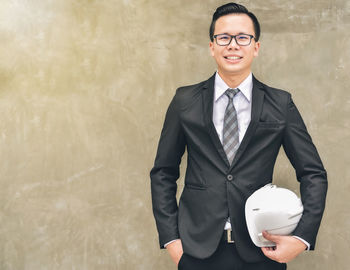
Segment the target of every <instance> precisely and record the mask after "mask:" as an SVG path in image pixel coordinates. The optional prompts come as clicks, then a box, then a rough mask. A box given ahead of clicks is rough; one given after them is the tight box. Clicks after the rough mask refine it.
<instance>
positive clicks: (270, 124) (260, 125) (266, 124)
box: [258, 121, 284, 128]
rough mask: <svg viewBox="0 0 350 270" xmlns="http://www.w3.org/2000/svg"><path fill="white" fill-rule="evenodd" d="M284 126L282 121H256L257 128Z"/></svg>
mask: <svg viewBox="0 0 350 270" xmlns="http://www.w3.org/2000/svg"><path fill="white" fill-rule="evenodd" d="M282 126H284V122H277V121H273V122H258V128H280V127H282Z"/></svg>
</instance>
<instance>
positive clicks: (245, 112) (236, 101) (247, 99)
mask: <svg viewBox="0 0 350 270" xmlns="http://www.w3.org/2000/svg"><path fill="white" fill-rule="evenodd" d="M228 88H230V87H229V86H228V85H227V84H226V83H225V82H224V80H223V79H222V78H221V77H220V75H219V73H218V72H216V75H215V83H214V102H213V123H214V126H215V129H216V132H217V134H218V136H219V138H220V141H221V143H222V137H223V136H222V130H223V128H224V115H225V110H226V107H227V104H228V102H229V98H228V97H227V96H226V95H225V91H226V90H227V89H228ZM236 88H238V89H239V90H240V91H239V92H238V93H237V94H236V95H235V96H234V97H233V105H234V106H235V109H236V112H237V120H238V136H239V143H241V142H242V140H243V137H244V135H245V133H246V131H247V128H248V126H249V123H250V120H251V111H252V102H251V101H252V92H253V75H252V73H250V74H249V75H248V77H247V78H246V79H245V80H244V81H243V82H242V83H241V84H240V85H238V87H236ZM229 229H231V223H230V222H229V218H228V220H227V222H226V224H225V227H224V230H229ZM294 237H295V238H298V239H299V240H301V241H302V242H303V243H304V244H305V245H307V249H308V250H309V249H310V244H309V243H308V242H306V241H305V240H304V239H302V238H300V237H298V236H294ZM174 241H175V240H172V241H170V242H168V243H166V244H165V245H164V247H166V246H167V245H169V244H170V243H172V242H174Z"/></svg>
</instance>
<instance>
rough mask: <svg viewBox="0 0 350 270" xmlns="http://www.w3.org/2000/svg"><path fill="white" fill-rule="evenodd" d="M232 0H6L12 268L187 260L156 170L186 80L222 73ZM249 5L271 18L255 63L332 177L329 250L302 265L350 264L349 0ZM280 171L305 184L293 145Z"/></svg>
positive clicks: (3, 146)
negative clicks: (178, 251)
mask: <svg viewBox="0 0 350 270" xmlns="http://www.w3.org/2000/svg"><path fill="white" fill-rule="evenodd" d="M225 2H226V1H219V0H207V1H202V0H191V1H187V0H178V1H166V0H152V1H146V0H99V1H97V0H96V1H93V0H85V1H84V0H80V1H76V0H59V1H58V0H56V1H55V0H45V1H42V0H12V1H10V0H8V1H6V0H3V1H0V44H1V45H0V47H1V49H0V269H6V270H21V269H25V270H44V269H49V270H56V269H72V270H73V269H74V270H80V269H87V270H90V269H94V270H95V269H118V270H119V269H120V270H124V269H145V270H146V269H147V270H148V269H149V270H151V269H152V270H153V269H176V267H175V265H174V264H173V263H172V261H171V259H170V257H169V256H168V255H167V253H166V251H160V250H159V247H158V236H157V232H156V227H155V222H154V219H153V215H152V211H151V199H150V184H149V176H148V174H149V170H150V169H151V167H152V164H153V160H154V157H155V152H156V146H157V143H158V139H159V135H160V130H161V127H162V123H163V119H164V114H165V111H166V109H167V106H168V104H169V102H170V99H171V98H172V96H173V94H174V92H175V89H176V88H177V87H179V86H181V85H185V84H192V83H195V82H199V81H202V80H204V79H206V78H208V77H209V76H210V75H211V74H212V73H213V72H214V71H215V64H214V61H213V60H212V59H211V57H210V55H209V50H208V41H209V40H208V34H207V33H208V27H209V23H210V20H211V15H212V13H213V11H214V10H215V8H216V7H217V6H219V5H221V4H223V3H225ZM240 3H242V4H245V5H247V7H248V8H249V9H251V10H252V11H253V12H254V13H256V15H257V16H258V18H259V19H260V22H261V25H262V39H261V42H262V48H261V51H260V56H259V58H258V59H257V60H256V63H255V66H254V74H255V75H256V76H257V77H258V78H259V79H261V80H262V81H264V82H265V83H267V84H270V85H272V86H275V87H278V88H283V89H287V90H289V91H290V92H291V93H292V94H293V97H294V101H295V103H296V104H297V106H298V107H299V110H300V111H301V113H302V115H303V117H304V120H305V122H306V124H307V126H308V129H309V132H310V133H311V135H312V137H313V139H314V142H315V144H316V145H317V147H318V150H319V152H320V155H321V157H322V159H323V161H324V164H325V167H326V168H327V170H328V174H329V183H330V186H329V196H328V200H327V209H326V212H325V216H324V219H323V223H322V226H321V229H320V233H319V237H318V243H317V250H316V251H314V252H305V253H304V254H302V255H301V256H300V257H298V259H296V260H295V261H294V262H292V263H290V264H289V269H291V270H293V269H319V270H323V269H334V270H336V269H339V270H344V269H347V268H348V267H349V266H348V263H349V251H350V245H349V242H350V232H349V226H350V212H349V202H348V198H349V192H350V181H349V176H350V169H349V167H348V166H347V165H348V161H349V151H348V150H349V146H350V136H349V135H350V129H349V127H350V122H349V112H350V91H349V88H350V83H349V78H348V77H349V69H350V66H349V65H350V35H349V27H350V2H349V1H346V0H319V1H302V0H296V1H280V0H265V1H257V0H244V1H243V0H242V1H240ZM181 181H183V180H180V189H181V185H182V184H181ZM274 181H275V182H276V183H277V184H280V185H284V186H286V187H288V188H291V189H293V190H295V191H297V190H298V184H297V181H295V174H294V171H293V169H292V168H291V165H290V164H289V162H288V161H287V159H286V157H285V156H284V153H283V151H282V153H281V155H280V157H279V158H278V160H277V166H276V170H275V176H274Z"/></svg>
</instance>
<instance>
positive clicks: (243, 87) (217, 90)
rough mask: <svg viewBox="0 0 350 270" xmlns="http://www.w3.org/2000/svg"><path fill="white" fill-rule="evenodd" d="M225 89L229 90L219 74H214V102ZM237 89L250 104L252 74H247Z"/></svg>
mask: <svg viewBox="0 0 350 270" xmlns="http://www.w3.org/2000/svg"><path fill="white" fill-rule="evenodd" d="M227 88H230V87H229V86H228V85H227V84H226V83H225V82H224V80H223V79H222V78H221V77H220V75H219V73H218V72H216V74H215V84H214V101H215V102H216V101H217V100H218V99H219V98H220V97H221V96H222V95H223V94H224V93H225V91H226V90H227ZM237 88H239V90H240V92H241V93H242V94H243V96H244V97H245V98H246V99H247V100H248V102H250V101H251V98H252V90H253V75H252V73H249V75H248V77H247V78H245V79H244V81H243V82H242V83H241V84H240V85H238V87H237Z"/></svg>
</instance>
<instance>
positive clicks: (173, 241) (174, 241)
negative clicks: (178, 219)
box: [164, 239, 179, 248]
mask: <svg viewBox="0 0 350 270" xmlns="http://www.w3.org/2000/svg"><path fill="white" fill-rule="evenodd" d="M176 240H179V239H174V240H171V241H169V242H168V243H165V244H164V247H165V248H166V246H167V245H169V244H171V243H172V242H175V241H176Z"/></svg>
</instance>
